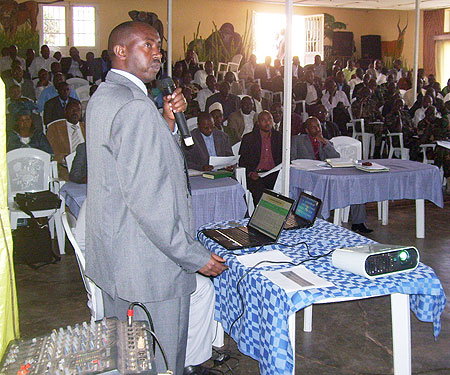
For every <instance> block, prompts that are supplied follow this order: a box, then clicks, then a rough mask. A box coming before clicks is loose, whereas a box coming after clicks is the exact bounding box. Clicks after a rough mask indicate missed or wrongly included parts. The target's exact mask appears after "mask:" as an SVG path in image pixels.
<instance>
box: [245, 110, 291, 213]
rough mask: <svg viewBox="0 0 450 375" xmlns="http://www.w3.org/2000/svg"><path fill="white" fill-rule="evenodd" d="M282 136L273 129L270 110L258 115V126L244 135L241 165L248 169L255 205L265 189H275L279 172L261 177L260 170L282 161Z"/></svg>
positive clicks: (248, 184)
mask: <svg viewBox="0 0 450 375" xmlns="http://www.w3.org/2000/svg"><path fill="white" fill-rule="evenodd" d="M281 149H282V137H281V134H280V133H279V132H277V131H276V130H274V129H273V118H272V115H271V114H270V112H268V111H263V112H261V113H260V114H259V115H258V121H257V126H255V127H254V129H253V131H252V132H251V133H248V134H246V135H244V137H243V138H242V143H241V147H240V149H239V154H240V158H239V166H240V167H244V168H245V169H246V175H247V187H248V189H249V190H250V192H251V193H252V196H253V202H254V204H255V206H256V205H257V204H258V202H259V200H260V199H261V196H262V193H263V191H264V189H273V187H274V185H275V181H276V180H277V177H278V172H273V173H271V174H269V175H268V176H265V177H260V176H259V174H258V173H259V172H266V171H269V170H271V169H272V168H274V167H275V166H277V165H278V164H280V163H281Z"/></svg>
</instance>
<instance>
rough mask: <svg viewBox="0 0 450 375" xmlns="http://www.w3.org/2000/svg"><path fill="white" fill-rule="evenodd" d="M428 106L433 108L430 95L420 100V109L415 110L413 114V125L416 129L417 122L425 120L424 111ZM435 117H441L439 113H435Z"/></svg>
mask: <svg viewBox="0 0 450 375" xmlns="http://www.w3.org/2000/svg"><path fill="white" fill-rule="evenodd" d="M430 106H433V98H432V97H431V96H430V95H425V96H424V97H423V98H422V106H421V107H420V108H417V110H416V111H415V112H414V117H413V123H414V125H415V126H416V127H417V126H418V125H419V122H420V121H422V120H423V119H424V118H425V111H426V110H427V108H428V107H430ZM434 108H435V107H434ZM435 109H436V108H435ZM436 112H437V111H436ZM436 116H437V117H441V115H440V114H439V113H436Z"/></svg>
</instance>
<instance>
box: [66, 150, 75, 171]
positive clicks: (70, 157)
mask: <svg viewBox="0 0 450 375" xmlns="http://www.w3.org/2000/svg"><path fill="white" fill-rule="evenodd" d="M75 155H76V152H75V151H74V152H72V153H71V154H69V155H67V156H66V163H67V170H68V171H69V172H70V170H71V169H72V163H73V159H74V158H75Z"/></svg>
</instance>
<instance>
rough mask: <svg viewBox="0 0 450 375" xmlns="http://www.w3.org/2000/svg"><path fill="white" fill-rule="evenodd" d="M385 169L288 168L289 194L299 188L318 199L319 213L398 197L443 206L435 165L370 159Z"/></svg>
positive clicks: (297, 190)
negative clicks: (426, 201) (387, 168)
mask: <svg viewBox="0 0 450 375" xmlns="http://www.w3.org/2000/svg"><path fill="white" fill-rule="evenodd" d="M373 161H375V162H376V163H378V164H381V165H384V166H386V167H389V169H390V170H389V172H376V173H368V172H363V171H360V170H358V169H356V168H329V169H326V170H317V171H305V170H299V169H295V168H292V167H291V169H290V192H289V194H290V196H291V197H292V198H295V199H296V198H298V196H299V195H300V192H302V191H303V190H306V191H310V192H312V195H314V196H315V197H317V198H320V199H321V200H322V209H321V215H322V217H323V218H325V219H327V218H328V217H329V216H330V211H331V210H334V209H336V208H343V207H347V206H350V205H352V204H360V203H367V202H380V201H384V200H398V199H427V200H429V201H431V202H433V203H434V204H436V205H437V206H439V207H444V200H443V195H442V181H441V176H440V173H439V168H438V167H436V166H434V165H429V164H423V163H418V162H415V161H410V160H399V159H379V160H373Z"/></svg>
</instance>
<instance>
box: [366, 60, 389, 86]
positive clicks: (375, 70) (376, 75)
mask: <svg viewBox="0 0 450 375" xmlns="http://www.w3.org/2000/svg"><path fill="white" fill-rule="evenodd" d="M367 73H369V74H370V75H371V76H372V78H373V79H375V81H376V83H377V85H381V84H382V83H384V82H386V75H385V74H383V62H382V61H381V60H378V59H377V60H375V61H374V62H373V65H372V67H371V68H369V69H367Z"/></svg>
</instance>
